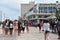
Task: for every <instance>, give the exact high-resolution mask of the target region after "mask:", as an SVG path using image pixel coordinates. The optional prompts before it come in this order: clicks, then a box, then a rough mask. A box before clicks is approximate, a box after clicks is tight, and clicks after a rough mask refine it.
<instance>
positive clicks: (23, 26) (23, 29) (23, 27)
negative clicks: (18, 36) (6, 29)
mask: <svg viewBox="0 0 60 40" xmlns="http://www.w3.org/2000/svg"><path fill="white" fill-rule="evenodd" d="M22 31H23V33H24V31H25V25H24V22H22Z"/></svg>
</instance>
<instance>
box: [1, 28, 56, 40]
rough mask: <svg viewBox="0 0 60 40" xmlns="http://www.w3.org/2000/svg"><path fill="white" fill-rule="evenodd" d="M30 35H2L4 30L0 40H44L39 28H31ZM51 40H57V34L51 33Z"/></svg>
mask: <svg viewBox="0 0 60 40" xmlns="http://www.w3.org/2000/svg"><path fill="white" fill-rule="evenodd" d="M29 29H30V31H29V33H27V32H26V30H25V33H24V34H23V33H21V35H20V36H18V35H17V33H16V34H13V35H12V36H10V35H4V34H2V30H1V29H0V40H44V33H43V32H41V33H39V31H38V28H35V27H30V28H29ZM49 37H50V40H57V34H52V33H50V36H49Z"/></svg>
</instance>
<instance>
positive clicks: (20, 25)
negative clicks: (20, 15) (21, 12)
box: [18, 21, 22, 36]
mask: <svg viewBox="0 0 60 40" xmlns="http://www.w3.org/2000/svg"><path fill="white" fill-rule="evenodd" d="M21 30H22V23H21V22H20V21H18V36H19V35H20V34H21Z"/></svg>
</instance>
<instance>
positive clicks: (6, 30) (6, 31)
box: [5, 19, 10, 35]
mask: <svg viewBox="0 0 60 40" xmlns="http://www.w3.org/2000/svg"><path fill="white" fill-rule="evenodd" d="M9 27H10V25H9V19H6V24H5V35H8V32H9Z"/></svg>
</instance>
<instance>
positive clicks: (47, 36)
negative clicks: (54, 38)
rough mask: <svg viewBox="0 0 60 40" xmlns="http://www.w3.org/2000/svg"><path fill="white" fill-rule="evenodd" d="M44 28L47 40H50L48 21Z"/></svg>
mask: <svg viewBox="0 0 60 40" xmlns="http://www.w3.org/2000/svg"><path fill="white" fill-rule="evenodd" d="M43 27H44V36H45V40H49V32H50V23H49V22H48V20H46V21H45V23H44V24H43Z"/></svg>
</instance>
